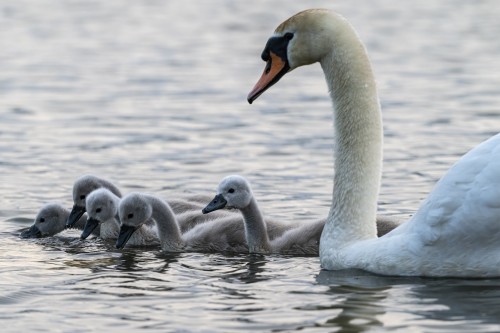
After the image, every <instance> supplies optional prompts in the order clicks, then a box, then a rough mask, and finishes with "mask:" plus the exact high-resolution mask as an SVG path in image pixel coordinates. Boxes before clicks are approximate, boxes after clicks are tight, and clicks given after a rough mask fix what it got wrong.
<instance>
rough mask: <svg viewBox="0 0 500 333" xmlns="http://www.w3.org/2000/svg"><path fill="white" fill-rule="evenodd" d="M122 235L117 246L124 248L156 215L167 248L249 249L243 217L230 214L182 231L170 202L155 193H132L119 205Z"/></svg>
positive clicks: (161, 239)
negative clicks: (244, 231)
mask: <svg viewBox="0 0 500 333" xmlns="http://www.w3.org/2000/svg"><path fill="white" fill-rule="evenodd" d="M119 216H120V221H121V228H120V235H119V236H118V239H117V241H116V247H117V248H122V247H123V246H125V244H127V242H128V240H129V238H130V237H131V236H132V235H133V234H134V233H135V231H136V230H137V229H138V228H140V227H141V226H142V225H143V224H144V223H145V221H147V220H148V219H153V220H154V221H155V222H156V225H157V227H158V235H159V238H160V244H161V248H162V250H163V251H165V252H184V251H196V252H243V253H245V252H248V247H247V246H246V242H245V235H244V233H243V229H242V228H241V224H242V222H241V217H239V216H236V219H235V217H234V216H229V217H226V218H224V219H221V220H213V221H208V222H204V223H201V224H198V225H196V226H195V227H194V228H192V229H191V230H189V231H188V232H186V233H184V234H181V230H180V228H179V225H178V223H177V220H176V217H175V215H174V213H173V211H172V209H171V208H170V206H169V205H168V203H167V202H166V201H164V200H162V199H160V198H158V197H156V196H153V195H149V194H144V193H129V194H128V195H126V196H125V197H124V198H123V199H122V200H121V201H120V205H119Z"/></svg>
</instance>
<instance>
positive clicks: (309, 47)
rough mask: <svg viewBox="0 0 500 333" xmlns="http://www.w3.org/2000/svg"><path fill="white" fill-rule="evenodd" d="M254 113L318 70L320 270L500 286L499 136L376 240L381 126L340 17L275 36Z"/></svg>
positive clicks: (313, 16) (358, 48)
mask: <svg viewBox="0 0 500 333" xmlns="http://www.w3.org/2000/svg"><path fill="white" fill-rule="evenodd" d="M262 59H263V60H264V61H266V62H267V65H266V68H265V70H264V73H263V74H262V76H261V78H260V80H259V81H258V82H257V84H256V85H255V87H254V88H253V90H252V91H251V92H250V94H249V95H248V101H249V102H250V103H252V102H253V101H254V100H255V99H256V98H257V97H258V96H260V95H261V94H262V93H263V92H264V91H265V90H266V89H268V88H269V87H270V86H272V85H273V84H275V83H276V82H277V81H278V80H280V78H281V77H283V76H284V75H285V74H286V73H287V72H289V71H291V70H293V69H295V68H297V67H300V66H303V65H308V64H312V63H315V62H319V63H320V64H321V67H322V69H323V72H324V74H325V77H326V81H327V84H328V88H329V91H330V96H331V99H332V101H333V107H334V110H333V116H334V130H335V142H334V157H335V162H334V164H335V165H334V170H335V176H334V184H335V186H334V188H333V198H332V205H331V208H330V213H329V215H328V220H327V223H326V225H325V228H324V230H323V233H322V235H321V240H320V250H319V252H320V261H321V265H322V267H323V268H325V269H328V270H338V269H346V268H359V269H364V270H367V271H370V272H373V273H377V274H385V275H401V276H435V277H444V276H448V277H471V278H472V277H474V278H477V277H495V276H500V135H499V134H497V135H495V136H494V137H492V138H490V139H489V140H487V141H485V142H483V143H481V144H480V145H479V146H477V147H476V148H474V149H473V150H471V151H470V152H468V153H467V154H466V155H464V156H463V157H462V158H461V159H460V160H459V161H458V162H457V163H456V164H455V165H453V166H452V168H451V169H450V170H449V171H448V173H447V174H446V175H445V176H444V177H443V178H441V180H440V181H439V182H438V183H437V184H436V186H435V187H434V189H433V190H432V192H431V193H430V194H429V196H428V197H427V199H425V200H424V202H423V203H422V204H421V206H420V208H419V210H418V211H417V213H416V214H415V215H414V216H413V217H412V218H410V220H408V221H407V222H405V223H403V224H402V225H401V226H399V227H397V228H396V229H394V230H393V231H392V232H390V233H388V234H387V235H385V236H383V237H380V238H377V236H376V227H375V223H374V221H375V213H376V208H377V196H378V191H379V185H380V178H381V166H382V136H383V135H382V121H381V113H380V106H379V101H378V96H377V91H376V87H375V80H374V77H373V73H372V69H371V65H370V62H369V60H368V56H367V54H366V50H365V48H364V46H363V44H362V42H361V41H360V39H359V38H358V36H357V34H356V32H355V31H354V29H353V28H352V27H351V26H350V24H349V23H348V22H347V21H346V20H345V19H344V18H343V17H341V16H340V15H338V14H335V13H333V12H331V11H328V10H324V9H311V10H306V11H303V12H300V13H298V14H296V15H295V16H292V17H291V18H289V19H288V20H286V21H285V22H283V23H282V24H281V25H279V26H278V28H277V29H276V31H275V33H274V34H273V36H272V37H271V38H270V39H269V40H268V42H267V44H266V47H265V49H264V51H263V53H262Z"/></svg>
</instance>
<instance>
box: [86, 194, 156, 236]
mask: <svg viewBox="0 0 500 333" xmlns="http://www.w3.org/2000/svg"><path fill="white" fill-rule="evenodd" d="M119 203H120V198H119V197H117V196H116V195H115V194H114V193H113V192H111V191H110V190H108V189H105V188H100V189H97V190H95V191H92V192H91V193H90V194H89V195H88V196H87V200H86V211H87V215H88V219H87V223H86V224H85V228H84V229H83V232H82V235H81V236H80V238H81V239H85V238H87V237H88V236H89V235H90V234H91V233H92V231H93V230H94V229H95V228H96V227H98V226H99V227H100V233H99V237H101V238H102V239H117V238H118V234H119V233H120V221H119V220H118V206H119ZM128 245H133V246H146V245H158V231H157V230H156V227H155V225H154V222H153V221H149V222H148V223H145V224H143V225H141V226H140V227H139V228H138V229H137V230H136V232H135V233H134V235H133V236H132V237H131V238H130V240H129V242H128Z"/></svg>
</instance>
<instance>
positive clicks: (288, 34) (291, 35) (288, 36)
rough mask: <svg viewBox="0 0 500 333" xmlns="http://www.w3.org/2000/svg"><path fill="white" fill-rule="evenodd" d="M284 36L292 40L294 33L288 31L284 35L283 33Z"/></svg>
mask: <svg viewBox="0 0 500 333" xmlns="http://www.w3.org/2000/svg"><path fill="white" fill-rule="evenodd" d="M283 37H285V39H288V40H290V39H292V38H293V33H291V32H287V33H286V34H284V35H283Z"/></svg>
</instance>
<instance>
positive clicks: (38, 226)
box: [20, 203, 98, 238]
mask: <svg viewBox="0 0 500 333" xmlns="http://www.w3.org/2000/svg"><path fill="white" fill-rule="evenodd" d="M69 213H70V211H69V210H68V209H66V208H65V207H63V206H62V205H61V204H58V203H48V204H45V205H44V206H42V208H40V210H39V211H38V213H37V214H36V217H35V222H34V223H33V225H32V226H31V227H30V228H29V229H26V230H24V231H23V232H21V234H20V237H21V238H41V237H49V236H54V235H55V234H58V233H60V232H61V231H63V230H65V229H66V220H67V219H68V216H69ZM86 221H87V217H86V216H81V217H80V219H78V220H77V221H76V223H74V224H73V228H75V229H80V230H82V229H83V228H84V226H85V223H86ZM95 232H98V230H97V231H95Z"/></svg>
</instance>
